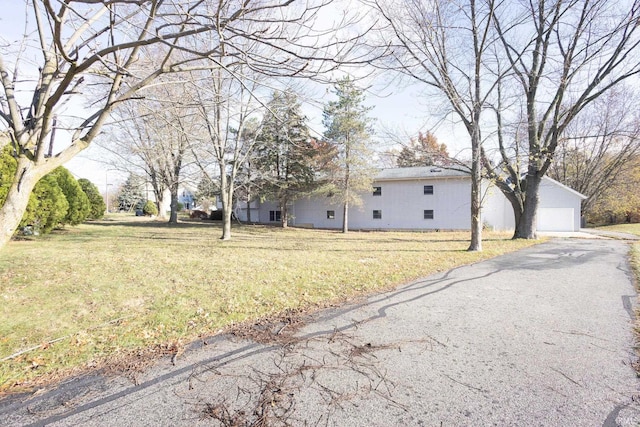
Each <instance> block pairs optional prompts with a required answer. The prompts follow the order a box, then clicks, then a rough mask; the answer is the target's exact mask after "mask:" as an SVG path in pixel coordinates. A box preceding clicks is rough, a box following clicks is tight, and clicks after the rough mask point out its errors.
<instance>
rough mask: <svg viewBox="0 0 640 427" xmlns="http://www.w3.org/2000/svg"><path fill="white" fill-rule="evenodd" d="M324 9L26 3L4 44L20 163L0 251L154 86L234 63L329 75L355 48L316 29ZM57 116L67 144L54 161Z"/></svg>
mask: <svg viewBox="0 0 640 427" xmlns="http://www.w3.org/2000/svg"><path fill="white" fill-rule="evenodd" d="M329 2H330V0H327V1H323V0H318V1H311V2H304V3H301V2H296V1H283V2H280V1H277V0H256V1H251V0H249V1H240V0H220V1H212V0H136V1H132V0H111V1H108V2H105V1H95V0H31V1H25V2H24V5H25V9H24V10H25V12H24V20H25V27H24V28H25V29H24V33H23V35H22V36H21V37H16V39H15V40H2V41H1V42H0V43H1V44H0V83H1V85H2V93H1V94H0V121H1V122H2V124H3V125H4V126H6V128H7V129H8V130H9V135H10V139H9V143H10V144H12V147H13V153H14V156H15V157H16V159H17V161H18V168H17V172H16V175H15V179H14V182H13V185H12V187H11V189H10V191H9V195H8V197H7V200H6V202H5V204H4V205H3V206H2V208H0V223H2V224H3V229H2V233H1V236H0V247H2V246H3V245H4V244H5V243H6V242H7V241H8V240H9V239H10V238H11V236H12V235H13V233H14V231H15V229H16V227H17V224H18V223H19V221H20V218H21V217H22V214H23V212H24V209H25V206H26V203H27V200H28V197H29V193H30V192H31V190H32V189H33V187H34V186H35V184H36V183H37V181H38V180H39V179H40V178H41V177H42V176H44V175H45V174H46V173H48V172H50V171H51V170H53V169H55V168H56V167H57V166H60V165H61V164H63V163H65V162H66V161H68V160H70V159H71V158H73V157H74V156H75V155H77V154H78V153H79V152H81V151H82V150H84V149H85V148H87V147H88V145H89V144H90V143H91V142H92V141H93V139H94V138H95V137H96V135H98V134H99V132H100V131H101V129H102V127H103V125H104V124H105V123H106V122H107V121H108V120H109V114H110V113H111V111H112V110H113V108H114V107H115V106H116V105H117V104H118V103H121V102H123V101H125V100H129V99H133V98H136V97H137V96H138V91H139V90H141V89H142V88H144V87H147V86H149V85H151V84H154V82H155V81H156V79H157V78H158V77H159V76H161V75H163V74H167V73H180V72H187V71H190V70H194V69H202V68H209V69H212V68H213V69H215V68H222V67H228V66H229V65H230V64H233V63H238V64H239V63H242V64H245V65H246V66H247V67H248V68H249V69H252V70H253V71H258V72H260V73H263V74H269V75H272V76H303V75H305V73H307V72H312V73H315V75H318V73H324V72H327V71H330V70H332V69H334V68H335V67H336V64H337V63H339V62H340V60H341V58H343V57H344V55H346V54H347V53H349V52H350V49H351V48H353V47H354V46H355V44H354V43H352V42H353V40H347V41H344V40H343V39H341V37H338V36H336V37H329V35H330V34H333V33H334V32H335V29H334V28H329V27H327V26H326V25H321V24H320V23H319V22H318V13H319V11H320V10H321V9H322V8H323V7H324V6H326V5H327V4H328V3H329ZM337 25H340V26H344V25H348V22H340V23H338V24H337ZM339 35H340V36H342V35H345V37H349V36H348V31H345V32H343V33H339ZM201 39H206V40H207V44H206V45H204V44H202V43H199V42H198V40H201ZM256 46H259V47H261V48H260V49H258V48H256ZM221 57H224V58H225V62H224V63H221V62H220V61H219V60H218V59H219V58H221ZM203 59H205V60H203ZM56 117H57V118H58V124H57V128H58V129H59V130H60V131H66V132H64V133H65V135H66V136H68V139H67V140H66V141H65V143H64V144H56V145H57V146H56V150H55V151H52V153H51V155H50V156H49V155H48V148H49V143H50V139H52V137H53V130H54V123H55V119H56ZM61 133H62V132H59V133H58V135H59V136H61ZM51 142H52V141H51ZM2 144H3V146H4V144H5V142H2ZM0 148H1V147H0Z"/></svg>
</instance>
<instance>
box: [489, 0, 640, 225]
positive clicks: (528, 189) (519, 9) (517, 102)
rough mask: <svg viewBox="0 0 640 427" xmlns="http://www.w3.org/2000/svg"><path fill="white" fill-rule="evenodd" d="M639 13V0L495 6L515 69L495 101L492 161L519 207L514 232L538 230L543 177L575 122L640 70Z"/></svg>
mask: <svg viewBox="0 0 640 427" xmlns="http://www.w3.org/2000/svg"><path fill="white" fill-rule="evenodd" d="M639 18H640V3H639V2H638V1H625V2H610V1H605V0H590V1H582V2H572V1H559V0H556V1H544V0H539V1H537V2H533V3H531V4H509V5H508V7H503V8H501V9H499V10H498V11H497V13H496V14H495V16H494V18H493V21H494V23H495V28H496V31H497V34H498V37H499V39H500V41H499V43H497V44H496V49H500V50H499V56H498V57H497V59H499V60H500V61H501V62H502V63H504V67H508V68H509V70H510V73H509V75H508V76H507V78H505V79H503V81H502V82H501V85H500V89H501V90H500V91H499V96H498V98H499V99H498V101H497V102H496V104H495V107H496V108H495V113H496V122H497V124H498V127H497V132H498V134H499V135H498V141H499V153H500V155H499V159H500V160H499V166H498V168H493V167H492V166H490V164H489V162H486V165H487V166H488V167H487V169H488V170H489V173H490V174H492V175H493V177H494V178H495V179H496V181H497V183H498V185H499V187H500V189H501V190H502V191H503V193H504V194H505V196H506V197H507V198H508V199H509V200H510V201H511V203H512V206H513V207H514V214H515V219H516V230H515V234H514V237H516V238H535V237H536V212H537V207H538V201H539V199H538V188H539V184H540V181H541V180H542V177H543V176H544V175H545V174H546V173H547V171H548V169H549V167H550V166H551V164H552V163H553V159H554V156H555V153H556V149H557V147H558V144H559V143H560V141H561V139H562V136H563V135H564V134H565V132H566V131H567V129H568V128H569V126H570V125H571V123H572V122H573V121H574V120H575V119H576V118H577V117H578V116H579V114H580V113H581V111H583V110H584V109H585V108H586V107H587V106H589V105H590V104H591V103H593V102H594V101H595V100H597V99H598V98H599V97H601V96H603V95H605V94H606V93H607V92H608V91H610V90H612V89H614V88H615V87H616V86H618V85H619V84H620V83H622V82H624V81H625V80H626V79H629V78H631V77H634V76H637V75H638V73H639V72H640V55H639V49H638V48H639V44H640V33H639V32H640V29H639V25H638V24H639V21H638V20H639ZM505 129H507V130H510V132H509V133H506V132H504V131H505ZM519 147H520V148H524V150H520V149H519ZM514 154H515V155H514ZM523 176H524V178H523Z"/></svg>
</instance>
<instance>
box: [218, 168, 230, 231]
mask: <svg viewBox="0 0 640 427" xmlns="http://www.w3.org/2000/svg"><path fill="white" fill-rule="evenodd" d="M220 173H221V175H220V189H221V191H220V196H221V197H222V236H221V237H220V239H221V240H231V212H232V208H231V202H232V200H231V198H232V197H233V183H232V182H228V180H227V175H226V170H225V168H224V166H223V165H221V167H220Z"/></svg>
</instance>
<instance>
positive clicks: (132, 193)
mask: <svg viewBox="0 0 640 427" xmlns="http://www.w3.org/2000/svg"><path fill="white" fill-rule="evenodd" d="M143 185H144V180H143V179H142V177H140V176H138V175H134V174H130V175H129V177H128V178H127V180H126V181H125V183H124V184H123V185H122V188H121V189H120V193H119V194H118V206H119V209H120V210H123V211H127V212H131V211H134V210H137V209H142V207H143V206H144V203H145V201H146V200H145V197H144V194H143V193H142V186H143Z"/></svg>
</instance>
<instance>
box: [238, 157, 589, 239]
mask: <svg viewBox="0 0 640 427" xmlns="http://www.w3.org/2000/svg"><path fill="white" fill-rule="evenodd" d="M372 187H373V188H372V189H371V191H370V192H368V193H366V194H362V204H361V205H360V206H351V207H350V209H349V228H350V229H361V230H469V229H470V228H471V218H470V216H471V215H470V192H471V177H470V176H469V174H467V173H464V172H460V171H456V170H452V169H445V168H439V167H413V168H394V169H383V170H381V171H380V172H379V173H378V175H377V176H376V177H375V179H374V182H373V185H372ZM485 187H486V188H485V189H484V197H483V211H482V221H483V224H485V225H486V226H488V227H491V228H493V229H496V230H513V229H514V224H515V221H514V216H513V210H512V208H511V205H510V204H509V202H508V201H507V199H506V198H505V197H504V195H503V194H502V192H500V190H499V189H497V188H496V187H495V186H493V185H491V184H489V183H485ZM585 198H586V197H585V196H583V195H582V194H580V193H578V192H576V191H574V190H572V189H570V188H569V187H567V186H565V185H563V184H560V183H559V182H557V181H554V180H553V179H551V178H547V177H545V178H543V181H542V183H541V186H540V205H539V207H538V231H577V230H579V229H580V204H581V201H582V200H583V199H585ZM236 214H237V215H238V217H239V218H240V219H241V220H246V206H245V207H244V208H242V207H240V208H239V209H238V210H237V212H236ZM290 215H291V219H290V222H289V224H290V225H292V226H299V227H312V228H327V229H340V228H341V227H342V215H343V212H342V205H341V204H339V203H335V201H333V200H332V199H331V198H330V197H325V196H312V197H308V198H301V199H298V200H296V201H294V202H293V203H292V204H291V206H290ZM251 220H252V221H253V222H258V223H265V224H269V223H278V222H280V208H279V207H278V205H277V203H274V202H262V203H258V202H256V201H254V202H252V204H251Z"/></svg>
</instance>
